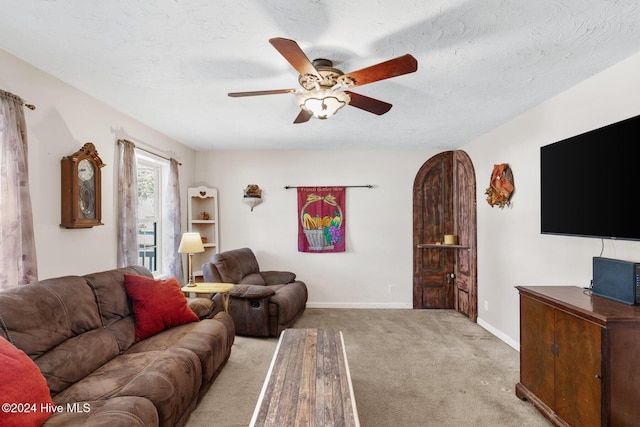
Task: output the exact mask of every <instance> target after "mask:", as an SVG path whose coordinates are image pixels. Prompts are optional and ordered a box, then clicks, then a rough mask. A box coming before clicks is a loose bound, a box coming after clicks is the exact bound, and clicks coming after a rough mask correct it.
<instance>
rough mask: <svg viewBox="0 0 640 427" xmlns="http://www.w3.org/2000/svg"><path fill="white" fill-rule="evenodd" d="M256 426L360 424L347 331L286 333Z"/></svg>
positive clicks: (255, 417)
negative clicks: (345, 338) (352, 380)
mask: <svg viewBox="0 0 640 427" xmlns="http://www.w3.org/2000/svg"><path fill="white" fill-rule="evenodd" d="M250 425H251V426H260V427H262V426H273V427H276V426H277V427H281V426H294V425H296V426H297V425H301V426H302V425H303V426H316V427H324V426H346V427H358V426H359V425H360V421H359V419H358V411H357V409H356V401H355V398H354V396H353V387H352V384H351V376H350V373H349V365H348V363H347V355H346V353H345V350H344V339H343V337H342V332H340V331H337V330H333V329H331V330H326V329H285V330H284V331H283V332H282V335H281V336H280V340H279V341H278V346H277V347H276V351H275V354H274V356H273V360H272V361H271V366H270V368H269V372H268V374H267V378H266V379H265V382H264V386H263V387H262V392H261V393H260V397H259V399H258V403H257V404H256V408H255V411H254V412H253V417H252V418H251V424H250Z"/></svg>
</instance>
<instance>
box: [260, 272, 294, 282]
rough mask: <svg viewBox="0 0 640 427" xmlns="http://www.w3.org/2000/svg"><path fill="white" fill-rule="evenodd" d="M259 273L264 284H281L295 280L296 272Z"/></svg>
mask: <svg viewBox="0 0 640 427" xmlns="http://www.w3.org/2000/svg"><path fill="white" fill-rule="evenodd" d="M260 275H261V276H262V278H263V279H264V283H265V284H266V285H281V284H285V283H292V282H293V281H294V280H296V274H295V273H292V272H290V271H262V272H260Z"/></svg>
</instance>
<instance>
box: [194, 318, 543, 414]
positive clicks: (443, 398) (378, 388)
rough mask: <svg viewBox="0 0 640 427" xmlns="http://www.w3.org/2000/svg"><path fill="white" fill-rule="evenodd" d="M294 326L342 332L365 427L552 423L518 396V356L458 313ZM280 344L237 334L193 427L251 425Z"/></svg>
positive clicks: (318, 321) (308, 321)
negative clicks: (266, 377) (277, 346)
mask: <svg viewBox="0 0 640 427" xmlns="http://www.w3.org/2000/svg"><path fill="white" fill-rule="evenodd" d="M295 327H296V328H319V329H339V330H341V331H342V333H343V336H344V341H345V347H346V352H347V359H348V363H349V368H350V371H351V379H352V382H353V389H354V394H355V400H356V405H357V409H358V415H359V418H360V424H361V426H362V427H377V426H380V427H390V426H393V427H412V426H416V427H419V426H420V427H421V426H474V427H483V426H487V427H496V426H514V427H515V426H518V427H520V426H527V427H538V426H540V427H543V426H544V427H548V426H550V425H551V424H550V423H549V422H548V421H547V420H546V419H545V418H544V417H543V416H542V415H540V414H539V413H538V412H537V411H536V410H535V409H534V408H533V406H532V405H531V403H528V402H524V401H521V400H520V399H518V398H517V397H516V395H515V391H514V389H515V384H516V383H517V382H518V380H519V353H518V352H517V351H515V350H514V349H513V348H511V347H509V346H508V345H507V344H505V343H504V342H502V341H501V340H499V339H498V338H496V337H495V336H493V335H492V334H490V333H489V332H488V331H486V330H485V329H483V328H482V327H480V326H478V325H477V324H475V323H473V322H470V321H469V320H468V319H467V318H465V317H464V316H462V315H461V314H459V313H457V312H455V311H451V310H402V309H398V310H389V309H372V310H370V309H320V308H308V309H307V310H306V311H305V313H304V314H303V316H302V317H301V318H300V320H299V321H298V322H297V323H296V325H295ZM276 344H277V339H275V338H248V337H240V336H238V337H236V341H235V343H234V345H233V349H232V350H231V356H230V358H229V361H228V362H227V364H226V366H225V367H224V368H223V370H222V372H220V374H219V376H218V378H217V379H216V381H215V382H214V383H213V385H212V386H211V389H210V390H209V392H208V393H207V394H206V395H205V397H204V398H203V399H202V401H201V402H200V404H199V405H198V407H197V408H196V410H195V411H194V412H193V413H192V414H191V417H190V418H189V421H188V423H187V427H205V426H219V427H235V426H247V425H249V422H250V420H251V416H252V414H253V410H254V408H255V405H256V402H257V400H258V396H259V394H260V390H261V388H262V385H263V383H264V379H265V376H266V374H267V371H268V369H269V364H270V363H271V359H272V357H273V352H274V350H275V347H276ZM283 427H284V426H283Z"/></svg>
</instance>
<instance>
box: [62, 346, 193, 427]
mask: <svg viewBox="0 0 640 427" xmlns="http://www.w3.org/2000/svg"><path fill="white" fill-rule="evenodd" d="M201 381H202V367H201V364H200V361H199V360H198V357H197V356H196V355H195V354H194V353H193V352H191V351H189V350H186V349H182V348H170V349H167V350H164V351H163V350H159V351H147V352H142V353H134V354H122V355H120V356H118V357H116V358H114V359H112V360H111V361H109V362H108V363H107V364H105V365H104V366H102V367H100V368H99V369H97V370H96V371H95V372H93V373H92V374H91V375H89V376H88V377H86V378H84V379H83V380H82V381H78V382H77V383H75V384H74V385H72V386H71V387H69V388H67V389H66V390H65V391H64V392H62V393H60V394H58V395H57V396H55V397H54V398H53V401H54V403H56V404H58V405H66V404H68V403H71V404H72V403H75V402H85V401H90V400H105V399H111V398H113V397H122V396H139V397H144V398H146V399H149V400H150V401H151V402H153V405H154V406H155V407H156V410H157V411H158V415H159V419H160V426H176V425H182V424H183V423H181V422H180V417H182V416H183V415H185V414H187V416H188V414H189V413H190V412H191V410H192V407H193V406H194V405H195V403H196V402H197V396H198V392H199V390H200V387H201Z"/></svg>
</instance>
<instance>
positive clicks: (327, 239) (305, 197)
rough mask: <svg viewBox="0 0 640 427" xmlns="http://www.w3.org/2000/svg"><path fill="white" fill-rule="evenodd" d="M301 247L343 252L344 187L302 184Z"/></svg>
mask: <svg viewBox="0 0 640 427" xmlns="http://www.w3.org/2000/svg"><path fill="white" fill-rule="evenodd" d="M298 206H299V218H300V224H299V226H298V230H299V233H298V250H299V251H300V252H344V250H345V244H344V232H343V231H344V212H343V206H344V187H299V188H298Z"/></svg>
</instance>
